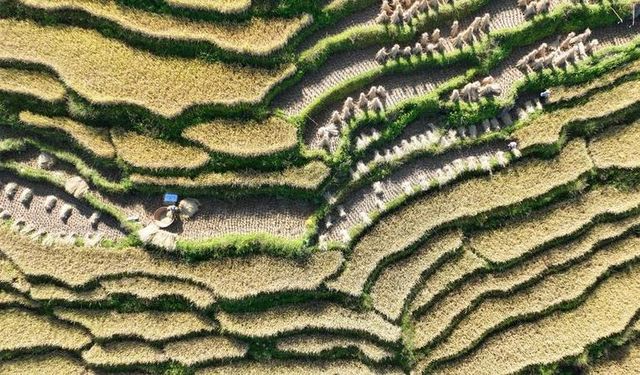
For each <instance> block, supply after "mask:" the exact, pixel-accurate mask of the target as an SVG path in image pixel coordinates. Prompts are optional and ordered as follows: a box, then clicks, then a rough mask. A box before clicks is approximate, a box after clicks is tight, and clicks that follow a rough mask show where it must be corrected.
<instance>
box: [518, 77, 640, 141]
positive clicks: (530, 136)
mask: <svg viewBox="0 0 640 375" xmlns="http://www.w3.org/2000/svg"><path fill="white" fill-rule="evenodd" d="M639 101H640V80H637V81H629V82H624V83H621V84H620V85H618V86H615V87H613V88H611V89H609V90H606V91H602V92H597V93H595V94H594V95H592V96H591V97H590V98H589V99H588V101H587V102H586V103H584V104H582V105H576V106H574V107H568V108H561V109H558V110H556V111H554V112H550V113H548V114H546V113H545V114H542V115H540V116H538V117H536V118H535V119H533V120H532V121H529V122H528V123H526V124H524V125H523V126H522V127H520V128H518V129H516V131H515V132H514V133H513V137H514V138H515V139H516V140H517V141H518V144H519V145H520V148H521V149H523V150H525V149H527V148H530V147H534V146H547V145H551V144H553V143H555V142H557V141H558V139H559V138H560V133H561V131H562V129H563V128H565V127H566V126H569V125H571V124H576V123H583V122H586V121H589V120H597V119H604V118H606V117H608V116H611V115H613V114H614V113H616V112H618V111H622V110H624V109H627V108H629V107H631V106H634V105H636V104H637V103H638V102H639Z"/></svg>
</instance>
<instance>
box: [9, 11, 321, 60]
mask: <svg viewBox="0 0 640 375" xmlns="http://www.w3.org/2000/svg"><path fill="white" fill-rule="evenodd" d="M18 2H19V3H20V4H22V5H24V6H27V7H29V8H31V9H39V10H43V11H46V12H49V13H51V12H54V11H58V12H68V11H79V12H82V13H83V14H85V15H88V16H91V17H95V18H97V19H99V20H106V21H109V22H110V23H112V24H115V25H117V26H118V27H120V28H122V29H124V30H125V31H127V32H130V33H137V34H140V35H142V36H143V37H146V38H154V39H159V40H163V41H165V42H171V41H186V42H192V43H208V44H211V45H213V46H215V47H217V48H220V49H222V50H225V51H229V52H233V53H238V54H247V55H253V56H267V55H270V54H272V53H274V52H276V51H278V50H280V49H282V48H284V47H285V46H286V44H287V42H289V40H290V39H291V38H292V37H293V36H295V35H296V34H297V33H298V32H300V30H302V29H303V28H304V27H306V26H308V25H309V24H310V23H311V22H313V17H311V16H310V15H303V16H301V17H296V18H291V19H284V18H281V19H279V18H270V19H264V18H256V17H254V18H251V19H249V20H248V21H247V22H242V23H238V22H236V23H223V22H220V23H211V22H203V21H192V20H189V19H186V18H182V19H181V18H178V17H173V16H169V15H162V14H158V13H152V12H147V11H143V10H139V9H135V8H127V7H124V6H122V5H120V4H118V2H116V1H114V0H110V1H106V2H105V1H99V0H63V1H57V0H56V1H51V0H19V1H18Z"/></svg>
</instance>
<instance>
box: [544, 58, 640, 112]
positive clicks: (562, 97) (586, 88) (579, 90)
mask: <svg viewBox="0 0 640 375" xmlns="http://www.w3.org/2000/svg"><path fill="white" fill-rule="evenodd" d="M638 73H640V60H636V61H634V62H631V63H629V64H627V65H623V66H620V67H618V68H615V69H614V70H613V71H611V72H610V73H608V74H604V75H602V76H599V77H598V78H596V79H594V80H592V81H590V82H588V83H584V84H581V85H574V86H560V87H555V88H553V93H552V95H551V96H550V97H549V100H548V101H547V102H548V103H549V104H556V103H561V102H568V101H571V100H574V99H577V98H579V97H582V96H584V95H585V94H586V93H589V92H591V91H594V90H598V89H602V88H605V87H607V86H609V85H611V84H614V83H615V82H616V81H618V80H620V79H623V78H627V77H631V76H633V75H635V74H638Z"/></svg>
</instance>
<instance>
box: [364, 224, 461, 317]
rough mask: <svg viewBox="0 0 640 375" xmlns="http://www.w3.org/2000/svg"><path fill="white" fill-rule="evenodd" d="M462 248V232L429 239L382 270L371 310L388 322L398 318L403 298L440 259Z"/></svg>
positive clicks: (403, 303) (373, 295)
mask: <svg viewBox="0 0 640 375" xmlns="http://www.w3.org/2000/svg"><path fill="white" fill-rule="evenodd" d="M461 246H462V232H460V231H452V232H449V233H445V234H442V235H439V236H437V237H435V238H433V239H430V240H429V241H428V242H427V243H426V244H425V245H424V246H422V247H421V248H420V249H418V250H417V251H416V252H415V253H413V254H411V255H409V256H408V257H407V258H405V259H402V260H400V261H398V262H396V263H393V264H392V265H391V266H389V267H387V268H385V269H384V270H383V271H382V273H381V274H380V276H379V277H378V279H377V280H376V282H375V283H374V284H373V287H372V288H371V293H370V295H371V299H372V301H373V307H374V308H375V309H376V310H378V311H380V312H381V313H383V314H384V315H385V316H386V317H387V318H389V319H392V320H397V319H398V318H399V317H400V313H401V312H402V308H403V307H404V305H405V301H406V298H407V297H408V296H409V295H410V294H411V291H412V290H413V288H415V286H416V285H417V284H418V283H419V281H420V279H421V277H422V276H423V275H424V274H425V273H428V272H429V271H430V270H431V269H432V268H433V267H434V266H436V264H437V263H438V262H439V261H441V260H442V258H443V257H446V256H447V255H451V254H452V253H453V252H455V251H456V250H457V249H459V248H460V247H461Z"/></svg>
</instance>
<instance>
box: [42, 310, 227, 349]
mask: <svg viewBox="0 0 640 375" xmlns="http://www.w3.org/2000/svg"><path fill="white" fill-rule="evenodd" d="M54 314H55V315H56V316H57V317H58V318H60V319H64V320H67V321H71V322H74V323H77V324H80V325H81V326H83V327H86V328H87V329H88V330H89V331H91V334H92V335H93V336H95V337H96V338H99V339H105V340H107V339H112V338H114V337H135V338H141V339H144V340H149V341H160V340H167V339H172V338H176V337H180V336H184V335H188V334H191V333H196V332H207V331H211V330H213V329H215V326H214V324H213V323H212V322H210V321H208V320H207V319H205V318H203V317H201V316H199V315H196V314H194V313H189V312H159V311H143V312H135V313H119V312H116V311H109V310H81V309H75V310H74V309H62V308H61V309H55V310H54Z"/></svg>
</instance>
